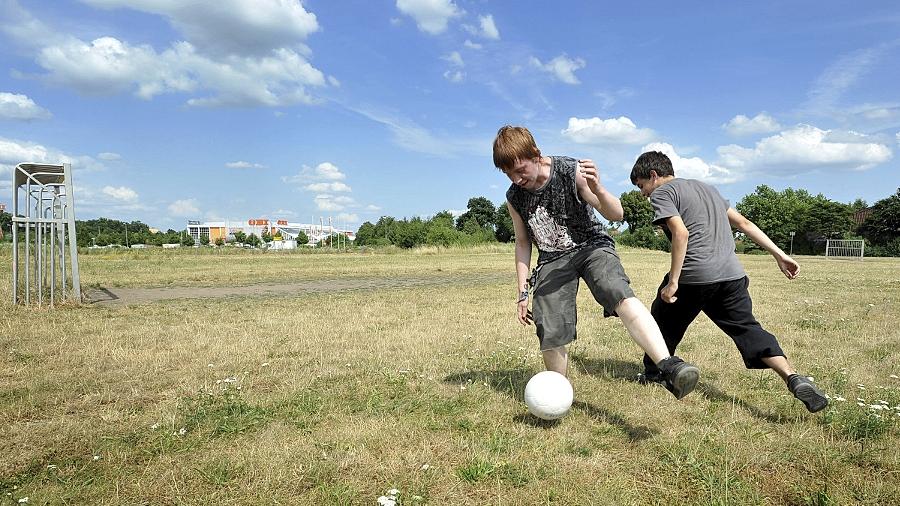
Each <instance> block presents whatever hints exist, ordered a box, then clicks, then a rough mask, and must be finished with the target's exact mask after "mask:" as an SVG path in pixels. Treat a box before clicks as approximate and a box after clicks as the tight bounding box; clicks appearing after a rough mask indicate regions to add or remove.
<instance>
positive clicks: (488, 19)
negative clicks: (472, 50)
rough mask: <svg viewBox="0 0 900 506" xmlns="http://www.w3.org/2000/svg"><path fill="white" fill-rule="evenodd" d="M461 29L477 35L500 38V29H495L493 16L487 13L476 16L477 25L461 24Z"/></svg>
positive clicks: (486, 37) (494, 38) (492, 38)
mask: <svg viewBox="0 0 900 506" xmlns="http://www.w3.org/2000/svg"><path fill="white" fill-rule="evenodd" d="M463 29H465V30H466V31H467V32H469V33H471V34H472V35H475V36H478V37H483V38H485V39H491V40H500V31H499V30H497V25H496V24H494V16H493V15H491V14H488V15H487V16H478V26H472V25H463ZM466 42H469V41H466ZM479 48H480V46H479Z"/></svg>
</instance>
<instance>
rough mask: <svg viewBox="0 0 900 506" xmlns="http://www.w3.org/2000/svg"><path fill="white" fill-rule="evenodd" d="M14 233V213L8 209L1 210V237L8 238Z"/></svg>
mask: <svg viewBox="0 0 900 506" xmlns="http://www.w3.org/2000/svg"><path fill="white" fill-rule="evenodd" d="M11 233H12V215H11V214H9V213H7V212H6V211H0V237H2V238H3V240H8V239H9V237H10V234H11Z"/></svg>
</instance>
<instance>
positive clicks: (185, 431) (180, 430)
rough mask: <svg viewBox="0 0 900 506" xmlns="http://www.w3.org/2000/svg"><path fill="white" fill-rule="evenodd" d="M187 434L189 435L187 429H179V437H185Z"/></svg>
mask: <svg viewBox="0 0 900 506" xmlns="http://www.w3.org/2000/svg"><path fill="white" fill-rule="evenodd" d="M185 434H187V429H185V428H184V427H182V428H180V429H178V435H179V436H183V435H185Z"/></svg>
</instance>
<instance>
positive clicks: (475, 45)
mask: <svg viewBox="0 0 900 506" xmlns="http://www.w3.org/2000/svg"><path fill="white" fill-rule="evenodd" d="M463 46H466V47H467V48H469V49H481V48H482V47H484V46H482V45H481V44H478V43H475V42H472V41H471V40H469V39H466V41H465V42H463Z"/></svg>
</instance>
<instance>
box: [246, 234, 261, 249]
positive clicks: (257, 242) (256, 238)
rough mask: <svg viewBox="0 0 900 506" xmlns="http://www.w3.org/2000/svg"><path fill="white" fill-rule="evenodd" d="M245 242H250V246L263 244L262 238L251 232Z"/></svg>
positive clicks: (255, 246) (256, 246)
mask: <svg viewBox="0 0 900 506" xmlns="http://www.w3.org/2000/svg"><path fill="white" fill-rule="evenodd" d="M244 244H249V245H250V246H253V247H254V248H258V247H259V246H260V245H261V244H262V240H261V239H260V238H259V236H257V235H256V234H250V235H248V236H247V239H246V241H245V242H244Z"/></svg>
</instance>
